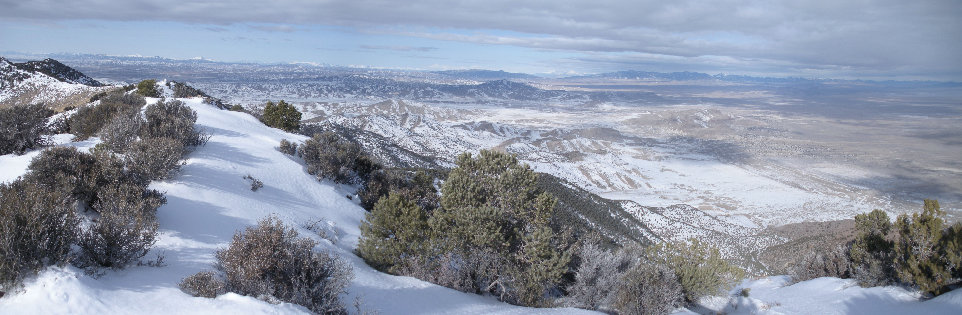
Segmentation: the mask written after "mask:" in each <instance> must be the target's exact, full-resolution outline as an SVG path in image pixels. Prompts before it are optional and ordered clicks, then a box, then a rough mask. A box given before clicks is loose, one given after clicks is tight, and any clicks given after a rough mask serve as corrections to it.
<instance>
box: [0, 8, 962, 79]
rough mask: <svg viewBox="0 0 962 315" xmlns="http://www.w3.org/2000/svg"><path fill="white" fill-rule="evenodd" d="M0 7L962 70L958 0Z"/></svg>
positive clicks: (851, 66)
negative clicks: (326, 26) (318, 25)
mask: <svg viewBox="0 0 962 315" xmlns="http://www.w3.org/2000/svg"><path fill="white" fill-rule="evenodd" d="M0 7H4V8H5V9H4V10H3V11H2V12H0V17H2V18H7V19H31V20H48V19H53V20H59V19H95V20H96V19H101V20H124V21H127V20H142V19H155V20H165V21H181V22H188V23H214V24H235V23H251V24H276V25H277V26H276V27H277V28H285V27H288V28H289V27H290V26H288V25H292V24H294V25H296V24H320V25H340V26H348V27H353V28H357V29H362V30H365V31H368V32H386V33H395V34H400V35H406V36H417V37H425V38H432V39H439V40H451V41H463V42H473V43H484V44H496V45H512V46H522V47H531V48H538V49H551V50H560V51H573V52H581V53H585V54H587V55H593V54H594V53H627V54H635V55H636V56H648V57H650V58H649V59H647V60H650V61H658V60H660V59H664V58H669V57H680V58H683V59H682V60H680V61H679V62H678V63H679V64H684V63H685V62H686V61H689V62H694V63H698V62H700V60H704V59H706V56H708V57H711V58H716V57H717V58H728V59H730V60H738V61H752V60H765V61H766V62H767V63H770V64H771V66H772V67H792V68H799V69H802V68H811V69H833V70H831V71H836V72H848V73H850V74H851V73H854V74H858V73H862V72H871V73H889V74H891V75H916V74H921V73H932V74H933V75H937V76H949V77H954V78H962V57H959V56H962V41H960V40H958V39H959V38H962V2H959V1H956V0H931V1H904V0H866V1H838V0H811V1H775V0H773V1H755V0H722V1H711V2H709V1H699V0H676V1H631V0H624V1H623V0H594V1H549V0H536V1H513V0H512V1H508V0H488V1H471V0H461V1H458V0H454V1H452V0H414V1H404V2H403V3H399V2H396V1H393V0H351V1H315V0H277V1H254V0H239V1H217V0H211V1H190V2H182V3H177V4H171V3H170V2H169V1H161V0H147V1H125V0H118V1H108V0H71V1H66V0H37V1H11V0H0ZM270 27H274V26H270ZM425 29H426V30H425ZM415 30H420V31H415ZM711 58H707V59H711ZM588 59H590V58H588ZM826 71H829V70H826Z"/></svg>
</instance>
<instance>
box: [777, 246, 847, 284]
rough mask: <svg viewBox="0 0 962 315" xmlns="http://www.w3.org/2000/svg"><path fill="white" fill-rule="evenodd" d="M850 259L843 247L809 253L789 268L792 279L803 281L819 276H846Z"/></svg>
mask: <svg viewBox="0 0 962 315" xmlns="http://www.w3.org/2000/svg"><path fill="white" fill-rule="evenodd" d="M850 269H851V261H849V258H848V253H847V252H846V250H845V248H844V247H841V246H838V247H835V248H833V249H831V250H828V251H815V252H812V253H809V254H808V255H806V256H805V258H803V259H802V260H801V261H798V262H797V263H796V264H795V266H793V267H792V268H791V270H789V273H790V275H791V276H792V280H794V281H805V280H811V279H815V278H821V277H836V278H843V279H845V278H848V277H849V276H850Z"/></svg>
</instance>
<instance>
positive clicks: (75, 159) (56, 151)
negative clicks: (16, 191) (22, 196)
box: [24, 147, 102, 205]
mask: <svg viewBox="0 0 962 315" xmlns="http://www.w3.org/2000/svg"><path fill="white" fill-rule="evenodd" d="M27 170H28V171H29V172H28V173H27V174H26V175H25V176H24V177H25V178H26V179H28V181H30V182H32V183H36V184H38V185H41V186H43V187H55V188H56V189H62V190H64V191H65V192H66V193H67V194H68V196H70V197H73V198H75V199H76V200H79V201H81V202H84V203H85V204H87V205H89V204H92V203H93V201H94V200H95V199H96V197H97V190H98V187H99V184H101V182H102V179H101V178H100V166H99V165H98V162H97V159H96V158H95V157H94V156H93V155H92V154H89V153H86V152H80V151H79V150H77V148H75V147H53V148H49V149H46V150H44V151H43V152H41V153H40V155H38V156H37V157H35V158H33V160H31V161H30V165H28V166H27Z"/></svg>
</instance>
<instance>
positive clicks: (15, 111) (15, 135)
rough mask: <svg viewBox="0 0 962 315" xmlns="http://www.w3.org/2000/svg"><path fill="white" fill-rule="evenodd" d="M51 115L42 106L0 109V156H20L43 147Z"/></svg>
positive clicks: (49, 111) (51, 112)
mask: <svg viewBox="0 0 962 315" xmlns="http://www.w3.org/2000/svg"><path fill="white" fill-rule="evenodd" d="M51 114H53V111H51V110H49V109H47V107H46V106H44V105H43V104H33V105H22V106H13V107H8V108H0V155H4V154H10V153H16V154H22V153H23V152H25V151H27V150H30V149H33V148H37V147H40V146H43V145H45V144H46V142H47V141H46V140H47V139H46V138H45V137H44V136H45V135H46V134H47V133H48V131H49V130H48V127H47V117H50V115H51Z"/></svg>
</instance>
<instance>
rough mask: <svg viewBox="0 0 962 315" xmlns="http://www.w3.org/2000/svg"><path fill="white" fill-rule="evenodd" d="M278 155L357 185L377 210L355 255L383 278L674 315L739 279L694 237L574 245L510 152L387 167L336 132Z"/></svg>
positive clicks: (536, 302)
mask: <svg viewBox="0 0 962 315" xmlns="http://www.w3.org/2000/svg"><path fill="white" fill-rule="evenodd" d="M279 150H280V151H282V152H284V153H287V154H290V155H296V156H300V157H301V158H303V159H304V162H305V164H306V166H307V171H308V172H309V173H311V174H313V175H316V176H317V177H318V178H319V179H322V178H323V179H329V180H332V181H334V182H337V183H344V184H353V185H357V186H358V187H359V191H358V196H359V197H360V199H361V200H360V203H361V205H362V206H364V208H365V209H368V210H369V211H370V212H369V213H368V214H367V215H366V219H365V221H364V222H362V225H361V238H360V240H359V242H358V248H357V253H358V255H359V256H361V257H362V258H363V259H364V260H365V261H366V262H367V263H368V264H370V265H371V266H373V267H375V268H377V269H379V270H382V271H385V272H389V273H393V274H398V275H406V276H413V277H416V278H419V279H422V280H426V281H429V282H432V283H436V284H439V285H443V286H446V287H450V288H454V289H457V290H460V291H464V292H471V293H477V294H490V295H493V296H496V297H498V299H499V300H501V301H505V302H509V303H513V304H518V305H525V306H535V307H547V306H556V305H559V304H560V305H566V306H573V307H581V308H587V309H594V310H603V311H615V312H621V313H625V314H635V313H646V314H648V313H650V314H659V313H668V312H670V311H671V310H673V309H675V308H676V307H677V306H680V305H682V304H684V303H689V302H694V301H696V300H697V299H698V298H700V297H701V296H704V295H707V294H712V293H716V291H717V290H719V289H720V288H721V287H723V286H724V285H726V284H729V283H730V281H734V280H735V279H737V278H739V277H741V275H742V272H741V270H740V269H738V268H736V267H733V266H732V265H730V264H729V263H727V262H726V261H725V260H724V259H722V258H721V257H720V254H719V252H718V250H717V249H714V248H710V247H708V246H707V245H705V244H702V243H699V242H697V241H694V240H693V241H691V242H690V243H671V244H658V245H654V246H649V247H642V246H641V245H640V244H633V245H628V246H625V247H624V248H621V249H619V248H617V246H616V245H613V244H611V243H607V242H605V241H602V238H601V237H591V238H584V239H582V240H581V241H577V240H575V238H574V237H573V235H572V233H571V231H570V230H569V229H567V228H566V227H565V226H564V225H565V224H564V223H563V221H561V220H560V219H559V216H558V215H557V214H556V213H555V211H554V210H555V207H556V204H557V200H556V199H555V197H554V196H552V195H551V194H548V193H546V192H544V191H542V190H541V189H540V188H539V186H538V184H537V181H538V174H537V173H535V172H534V171H532V170H531V169H530V168H529V167H528V166H527V165H523V164H521V163H519V162H518V160H517V159H516V157H514V156H512V155H509V154H506V153H501V152H495V151H481V152H480V154H479V155H477V156H474V155H471V154H467V153H466V154H463V155H461V156H459V157H458V159H457V163H456V167H455V168H453V169H451V170H450V171H447V172H446V174H445V172H440V171H430V170H407V169H385V168H383V167H381V166H380V165H379V164H377V163H374V162H373V160H372V159H371V158H370V157H369V156H367V155H366V154H364V152H363V151H362V150H361V149H360V147H359V146H358V145H357V144H355V143H352V142H350V141H347V140H345V139H343V138H341V137H339V136H338V135H337V134H335V133H331V132H326V133H322V134H316V135H315V136H314V137H313V138H311V139H309V140H307V141H305V142H304V143H303V144H300V145H298V144H295V143H291V142H289V141H286V140H282V141H281V144H280V147H279ZM440 178H444V180H443V182H441V181H440V180H439V179H440ZM438 182H441V184H440V191H439V190H438V189H437V187H438V184H437V183H438ZM602 243H604V246H602Z"/></svg>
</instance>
